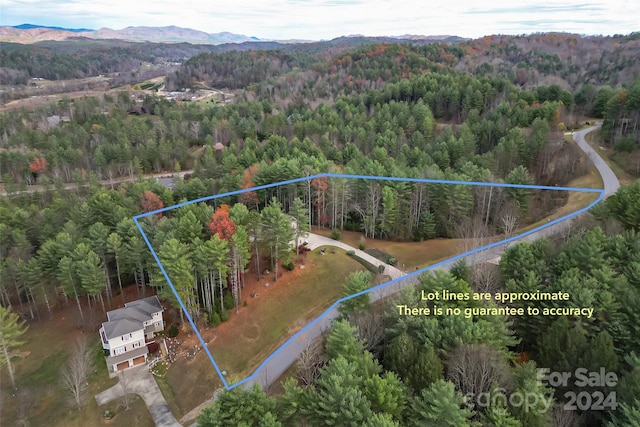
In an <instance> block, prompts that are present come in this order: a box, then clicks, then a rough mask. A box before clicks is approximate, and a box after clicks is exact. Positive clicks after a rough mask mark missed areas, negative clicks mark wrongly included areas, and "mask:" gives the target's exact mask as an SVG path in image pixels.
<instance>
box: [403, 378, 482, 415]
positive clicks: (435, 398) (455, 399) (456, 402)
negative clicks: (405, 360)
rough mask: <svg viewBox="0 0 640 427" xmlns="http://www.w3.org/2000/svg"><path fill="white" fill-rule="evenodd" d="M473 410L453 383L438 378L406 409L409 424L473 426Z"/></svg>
mask: <svg viewBox="0 0 640 427" xmlns="http://www.w3.org/2000/svg"><path fill="white" fill-rule="evenodd" d="M472 416H473V411H472V410H471V409H469V408H467V407H466V406H465V398H464V396H462V395H461V394H460V393H458V392H457V391H456V390H455V388H454V387H453V384H452V383H450V382H447V381H444V380H438V381H436V382H434V383H433V384H431V385H430V386H429V387H428V388H425V389H423V390H422V392H421V393H420V394H419V395H418V396H416V397H415V398H414V399H413V401H412V402H411V404H410V405H409V408H407V411H406V421H407V425H408V426H416V427H422V426H428V425H437V426H441V427H471V426H474V425H477V424H476V423H474V422H472V421H471V418H472Z"/></svg>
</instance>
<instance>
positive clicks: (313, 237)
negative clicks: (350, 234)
mask: <svg viewBox="0 0 640 427" xmlns="http://www.w3.org/2000/svg"><path fill="white" fill-rule="evenodd" d="M304 240H305V241H306V242H307V243H308V244H307V247H308V248H309V249H311V250H314V249H316V248H319V247H322V246H335V247H337V248H341V249H344V250H345V251H354V252H355V253H356V255H357V256H359V257H360V258H362V259H364V260H365V261H368V262H369V263H371V264H373V265H375V266H376V267H378V266H380V265H384V274H385V275H386V276H389V277H391V279H397V278H399V277H402V276H404V275H405V273H404V272H403V271H401V270H398V269H397V268H395V267H393V266H391V265H387V264H386V263H384V262H382V261H380V260H379V259H378V258H376V257H373V256H371V255H369V254H368V253H366V252H364V251H361V250H360V249H356V248H354V247H352V246H349V245H347V244H346V243H343V242H340V241H337V240H333V239H330V238H328V237H324V236H320V235H319V234H313V233H309V236H308V237H306V238H305V239H304Z"/></svg>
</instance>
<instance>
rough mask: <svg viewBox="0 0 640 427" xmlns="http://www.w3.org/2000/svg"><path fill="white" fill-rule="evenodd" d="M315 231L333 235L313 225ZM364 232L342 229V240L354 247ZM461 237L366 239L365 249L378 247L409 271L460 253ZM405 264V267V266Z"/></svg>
mask: <svg viewBox="0 0 640 427" xmlns="http://www.w3.org/2000/svg"><path fill="white" fill-rule="evenodd" d="M311 231H312V232H313V233H316V234H319V235H321V236H325V237H331V229H328V228H317V227H313V230H311ZM362 236H364V234H363V233H359V232H356V231H342V232H341V237H340V241H341V242H344V243H346V244H348V245H350V246H353V247H354V248H357V247H358V245H359V244H360V242H361V237H362ZM461 243H462V242H461V239H431V240H425V241H423V242H392V241H389V240H381V239H364V245H365V249H378V250H381V251H383V252H386V253H388V254H389V255H391V256H393V257H394V258H396V259H397V260H398V263H397V264H396V267H397V268H399V269H401V270H405V271H407V272H410V271H413V270H415V268H416V267H418V268H423V267H427V266H429V265H432V264H435V263H436V262H438V261H442V260H445V259H447V258H451V257H452V256H454V255H457V254H458V253H460V250H459V248H460V247H461ZM403 264H404V267H403Z"/></svg>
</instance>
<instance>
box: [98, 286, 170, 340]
mask: <svg viewBox="0 0 640 427" xmlns="http://www.w3.org/2000/svg"><path fill="white" fill-rule="evenodd" d="M159 311H163V308H162V304H160V300H158V297H157V296H155V295H154V296H151V297H148V298H143V299H139V300H136V301H131V302H128V303H126V304H125V305H124V307H123V308H118V309H116V310H111V311H109V312H107V319H109V321H108V322H105V323H103V324H102V327H103V329H104V333H105V335H106V336H107V339H112V338H117V337H119V336H122V335H125V334H130V333H132V332H135V331H139V330H142V329H144V325H143V323H144V322H146V321H149V320H152V319H153V317H152V316H153V313H157V312H159Z"/></svg>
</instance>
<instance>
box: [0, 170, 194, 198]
mask: <svg viewBox="0 0 640 427" xmlns="http://www.w3.org/2000/svg"><path fill="white" fill-rule="evenodd" d="M191 173H193V170H186V171H182V172H163V173H154V174H149V175H143V176H142V179H152V178H184V176H185V175H187V174H191ZM137 180H138V177H137V176H134V177H129V176H124V177H123V176H121V177H118V178H114V179H104V180H102V181H100V184H101V185H103V186H104V187H111V186H113V185H118V184H123V183H125V182H135V181H137ZM88 186H89V185H88V184H87V185H83V187H88ZM3 188H4V187H3ZM54 188H55V187H54V185H53V184H52V185H51V190H49V191H53V190H54ZM62 188H63V189H64V190H75V189H76V188H78V184H76V183H74V182H71V183H67V184H64V186H63V187H62ZM43 191H45V190H44V188H43V187H42V186H41V185H32V186H29V187H28V188H27V189H26V190H20V191H12V192H11V193H7V192H5V191H4V189H3V190H2V191H0V196H7V195H8V194H11V195H12V196H13V195H17V194H28V193H36V192H43Z"/></svg>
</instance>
